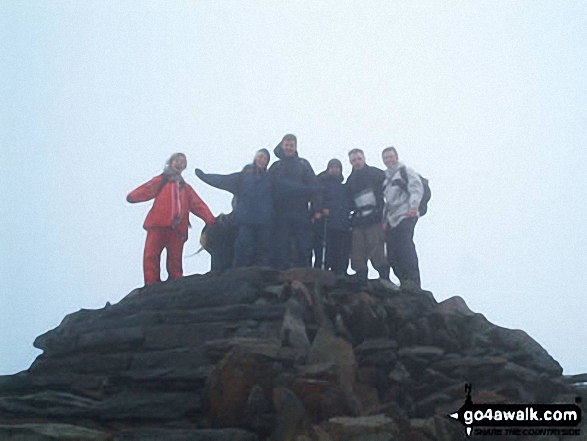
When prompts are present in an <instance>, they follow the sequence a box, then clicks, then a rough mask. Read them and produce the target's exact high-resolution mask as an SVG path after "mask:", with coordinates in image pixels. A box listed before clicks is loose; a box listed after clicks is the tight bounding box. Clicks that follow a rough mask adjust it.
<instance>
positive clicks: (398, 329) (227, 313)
mask: <svg viewBox="0 0 587 441" xmlns="http://www.w3.org/2000/svg"><path fill="white" fill-rule="evenodd" d="M335 333H336V334H335ZM310 342H311V343H310ZM353 344H354V346H355V347H354V349H353ZM35 345H36V346H37V347H39V348H41V349H43V351H44V352H43V354H42V355H41V356H39V357H38V358H37V359H36V360H35V362H34V363H33V364H32V366H31V367H30V369H29V370H28V371H26V372H22V373H20V374H16V375H9V376H0V423H5V425H8V423H10V427H11V429H9V430H15V426H16V423H19V424H20V426H24V428H23V427H21V429H19V430H24V431H25V432H26V434H24V433H25V432H9V433H12V434H13V435H7V436H10V437H12V438H14V437H15V436H21V435H22V437H24V438H25V439H26V437H27V436H28V437H29V439H48V437H49V438H50V435H47V434H46V433H44V432H42V430H45V429H47V428H48V427H53V428H57V427H58V426H55V425H57V424H62V425H65V426H67V425H70V426H71V427H73V429H71V427H70V429H71V430H78V429H88V430H94V431H96V432H97V433H93V434H91V433H88V432H85V433H83V434H82V433H81V432H80V431H79V430H78V432H77V433H78V435H79V436H78V435H74V436H73V438H74V439H85V438H83V437H84V436H85V437H88V436H89V437H91V436H94V435H96V436H98V437H103V436H106V437H107V439H112V440H122V439H129V440H134V439H137V440H138V439H140V440H143V439H146V440H149V439H152V440H155V439H169V440H183V439H189V440H191V439H196V440H197V439H210V440H215V439H223V440H224V439H235V440H239V441H240V440H243V441H245V440H252V439H256V438H257V437H259V438H260V439H267V438H269V437H271V436H273V439H274V440H275V439H291V440H292V441H308V439H310V440H312V441H320V440H322V441H328V440H331V439H333V438H335V436H334V435H335V432H336V430H338V429H340V430H343V429H344V430H347V431H348V433H347V435H348V437H346V436H347V435H344V436H345V437H346V438H344V439H355V440H357V439H370V440H378V439H390V438H392V439H399V440H400V441H407V440H408V439H410V440H438V439H457V437H459V436H461V435H462V427H461V426H460V425H459V424H456V425H452V422H451V421H449V420H448V419H447V418H446V416H445V415H446V414H447V413H448V412H452V411H454V410H455V409H457V408H459V407H460V406H461V405H462V403H463V399H464V396H465V392H464V385H465V383H472V384H473V399H474V401H475V402H478V403H481V402H520V403H539V402H553V400H572V399H574V398H573V397H576V396H582V395H585V391H586V390H587V386H585V383H587V376H586V375H578V376H562V371H561V369H560V365H558V363H557V362H556V361H555V360H553V359H552V357H550V355H548V353H547V352H546V351H545V350H544V349H543V348H542V347H541V346H540V345H539V344H538V343H537V342H536V341H534V340H533V339H532V338H530V337H529V336H528V335H527V334H526V333H524V332H523V331H519V330H510V329H505V328H501V327H498V326H495V325H494V324H492V323H491V322H489V321H488V320H487V319H486V318H485V317H484V316H483V315H482V314H479V313H475V312H473V311H470V310H469V309H468V307H467V306H466V304H465V302H464V300H462V299H461V298H458V297H453V298H451V299H448V300H445V301H444V302H441V303H440V304H438V303H437V302H436V300H435V299H434V297H433V296H432V294H431V293H429V292H425V291H418V292H413V293H408V292H406V291H405V290H394V289H389V287H386V286H384V284H381V283H379V282H377V281H372V282H369V283H360V282H358V281H352V280H348V279H345V278H343V277H334V276H333V275H332V274H330V273H328V272H323V271H318V270H308V269H295V270H292V271H289V272H285V273H280V272H277V271H272V270H266V269H260V268H246V269H238V270H229V271H224V272H222V273H213V274H205V275H196V276H189V277H185V278H183V279H179V280H176V281H170V282H165V283H158V284H154V285H150V286H148V287H143V288H140V289H138V290H135V291H133V292H132V293H131V294H129V295H128V296H127V297H126V298H124V299H123V300H122V301H121V302H119V303H118V304H114V305H107V306H106V307H104V308H102V309H96V310H86V309H82V310H80V311H78V312H76V313H73V314H69V315H68V316H66V317H65V318H64V319H63V321H62V322H61V324H60V325H59V326H58V327H57V328H55V329H53V330H50V331H48V332H46V333H45V334H43V335H41V336H39V337H38V338H37V339H36V341H35ZM381 414H385V415H386V417H387V418H390V419H391V420H392V421H393V422H394V423H395V426H397V428H399V432H398V431H395V430H391V429H389V428H388V427H387V426H385V424H382V425H379V426H377V427H378V428H376V429H373V428H369V429H365V430H367V432H365V433H354V432H353V430H354V429H348V428H345V427H346V425H345V424H346V423H345V424H342V423H341V422H340V421H338V420H336V419H335V418H336V417H345V418H350V421H351V423H349V425H348V427H351V428H355V429H356V428H361V427H362V428H363V429H364V428H365V427H367V426H368V424H367V423H365V420H361V419H360V418H359V415H360V416H361V418H365V417H367V416H368V415H381ZM438 415H441V416H442V418H438ZM353 417H356V418H353ZM415 417H421V418H420V419H417V418H415ZM357 418H359V419H357ZM329 420H331V421H332V424H329V423H328V421H329ZM410 420H411V421H412V423H410ZM343 421H345V420H343ZM33 422H34V423H35V425H31V424H32V423H33ZM37 423H38V427H37V426H36V425H37ZM82 424H83V426H84V427H81V425H82ZM312 424H313V425H312ZM337 424H338V426H337ZM52 425H54V426H52ZM86 426H87V427H86ZM105 426H106V427H107V429H104V428H103V427H105ZM329 426H330V427H331V428H332V427H334V428H335V431H334V432H333V434H332V436H331V435H329V434H328V433H327V432H326V431H325V429H326V428H328V427H329ZM39 427H42V428H41V429H39ZM210 427H212V429H210ZM43 428H44V429H43ZM65 428H67V427H65ZM237 429H246V430H237ZM363 429H360V430H363ZM453 429H454V430H453ZM7 430H8V429H7ZM340 430H339V432H336V433H337V435H336V436H337V437H338V438H337V439H340V437H341V436H343V435H341V433H342V432H340ZM357 430H359V429H357ZM82 431H83V430H82ZM369 431H371V432H372V433H371V432H369ZM5 433H6V432H1V431H0V439H3V438H2V436H3V434H5ZM63 433H65V432H63ZM73 433H75V432H73ZM345 433H346V432H345ZM396 433H399V435H398V436H395V434H396ZM23 434H24V435H23ZM27 434H28V435H27ZM63 436H66V435H63ZM76 436H77V438H76ZM8 439H11V438H8ZM57 439H61V438H57ZM63 439H67V438H63ZM70 439H71V437H70Z"/></svg>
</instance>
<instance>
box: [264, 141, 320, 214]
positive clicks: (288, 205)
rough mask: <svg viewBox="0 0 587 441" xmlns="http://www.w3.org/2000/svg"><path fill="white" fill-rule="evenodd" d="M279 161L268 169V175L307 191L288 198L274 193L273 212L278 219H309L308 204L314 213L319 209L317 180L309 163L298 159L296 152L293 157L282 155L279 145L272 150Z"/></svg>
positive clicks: (279, 193)
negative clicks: (274, 211)
mask: <svg viewBox="0 0 587 441" xmlns="http://www.w3.org/2000/svg"><path fill="white" fill-rule="evenodd" d="M273 153H275V156H277V157H278V158H279V161H277V162H274V163H273V164H272V165H271V167H270V168H269V174H270V175H271V176H274V177H276V178H278V179H279V180H283V181H290V182H291V183H292V184H294V185H295V184H298V185H300V186H303V187H305V188H306V189H307V190H308V191H305V192H304V191H298V192H296V193H295V194H290V195H289V197H285V196H287V195H286V194H283V193H281V192H278V193H276V198H275V210H276V215H277V216H278V217H287V218H292V217H304V218H307V219H309V218H310V213H311V211H310V208H309V205H308V204H309V203H311V204H312V207H313V209H314V210H315V211H318V210H319V209H320V207H321V198H320V195H319V192H318V190H319V188H318V180H317V179H316V174H315V173H314V170H313V169H312V166H311V165H310V163H309V162H308V161H307V160H305V159H304V158H300V157H299V155H298V153H297V152H296V153H295V155H294V156H293V157H286V156H285V155H284V154H283V149H282V148H281V143H280V144H279V145H278V146H277V147H275V149H274V150H273Z"/></svg>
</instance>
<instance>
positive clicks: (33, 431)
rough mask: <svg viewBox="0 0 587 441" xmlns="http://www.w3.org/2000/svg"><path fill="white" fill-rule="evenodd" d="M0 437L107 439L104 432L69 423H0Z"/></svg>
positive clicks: (62, 440) (75, 440) (8, 439)
mask: <svg viewBox="0 0 587 441" xmlns="http://www.w3.org/2000/svg"><path fill="white" fill-rule="evenodd" d="M0 439H2V440H6V441H12V440H14V441H18V440H23V441H24V440H27V441H55V440H58V441H66V440H69V441H109V440H111V439H112V438H111V437H110V435H109V434H107V433H106V432H102V431H98V430H94V429H88V428H86V427H80V426H74V425H71V424H59V423H48V424H40V423H39V424H36V423H31V424H0Z"/></svg>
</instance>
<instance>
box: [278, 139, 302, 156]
mask: <svg viewBox="0 0 587 441" xmlns="http://www.w3.org/2000/svg"><path fill="white" fill-rule="evenodd" d="M288 136H293V137H294V138H295V140H296V147H297V145H298V139H297V138H296V136H295V135H291V134H288V135H285V136H284V137H283V138H282V139H281V141H279V144H277V145H276V146H275V148H274V149H273V153H275V156H277V157H278V158H279V159H285V155H284V154H283V149H282V148H281V144H282V143H283V140H284V139H285V138H286V137H288ZM293 157H294V158H299V155H298V151H297V148H296V154H295V155H294V156H293Z"/></svg>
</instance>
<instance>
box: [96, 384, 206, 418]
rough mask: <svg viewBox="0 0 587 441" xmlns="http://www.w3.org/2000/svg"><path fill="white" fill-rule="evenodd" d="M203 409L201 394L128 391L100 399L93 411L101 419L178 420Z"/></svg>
mask: <svg viewBox="0 0 587 441" xmlns="http://www.w3.org/2000/svg"><path fill="white" fill-rule="evenodd" d="M201 410H202V402H201V398H200V396H199V395H198V394H194V393H186V392H163V393H161V392H159V393H154V392H138V393H137V392H130V391H124V392H121V393H119V394H116V395H115V396H113V397H111V398H109V399H107V400H105V401H102V402H100V403H99V404H97V405H96V406H95V409H94V410H93V412H92V413H93V414H95V415H96V416H97V417H98V418H99V419H100V420H101V421H137V420H138V421H141V420H142V421H168V420H170V421H174V420H179V419H181V418H183V417H187V416H191V415H196V414H197V413H198V412H200V411H201Z"/></svg>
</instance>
